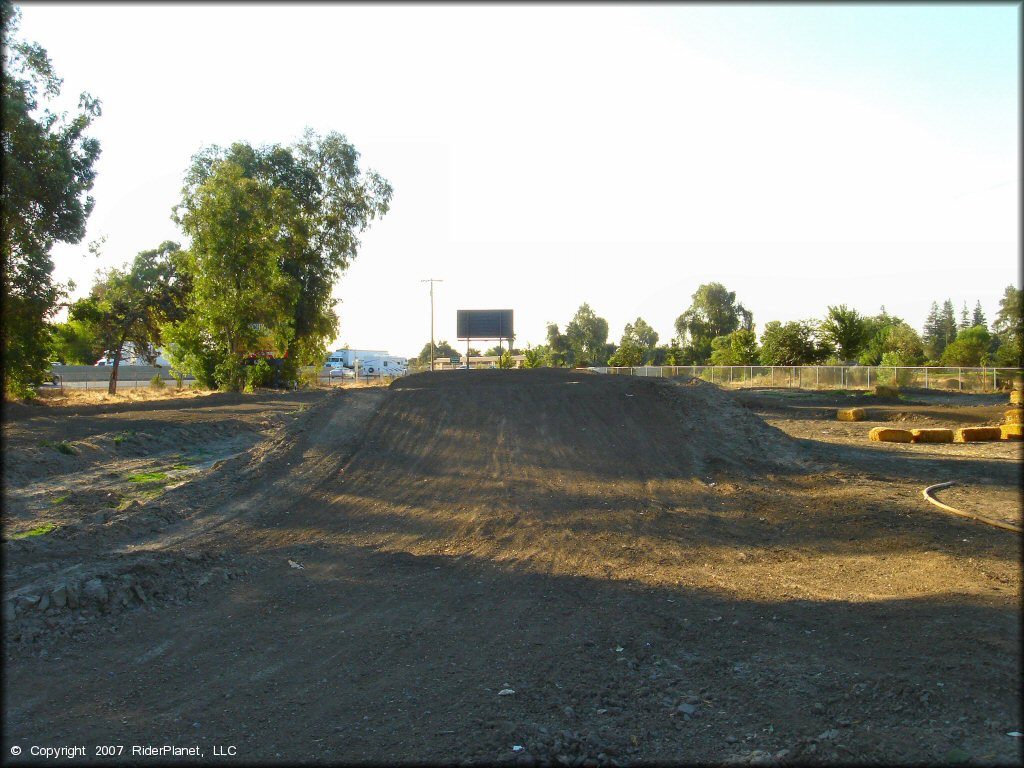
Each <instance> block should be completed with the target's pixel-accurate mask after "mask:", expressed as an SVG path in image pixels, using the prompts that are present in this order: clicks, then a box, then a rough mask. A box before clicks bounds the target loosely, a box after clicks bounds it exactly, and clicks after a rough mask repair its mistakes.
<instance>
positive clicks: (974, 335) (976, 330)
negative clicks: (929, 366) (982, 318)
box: [940, 325, 992, 367]
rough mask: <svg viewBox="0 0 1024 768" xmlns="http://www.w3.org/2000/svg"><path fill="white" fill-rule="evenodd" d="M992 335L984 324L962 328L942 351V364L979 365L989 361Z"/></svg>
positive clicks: (986, 363)
mask: <svg viewBox="0 0 1024 768" xmlns="http://www.w3.org/2000/svg"><path fill="white" fill-rule="evenodd" d="M991 346H992V335H991V334H990V333H989V332H988V328H986V327H985V326H984V325H975V326H974V327H972V328H964V329H963V330H962V331H960V332H959V333H958V334H957V335H956V338H955V339H954V340H953V341H952V342H950V343H949V344H947V345H946V348H945V349H944V350H943V351H942V359H941V360H940V362H941V363H942V365H956V366H970V367H974V366H979V365H988V364H989V363H990V362H991V356H990V349H991Z"/></svg>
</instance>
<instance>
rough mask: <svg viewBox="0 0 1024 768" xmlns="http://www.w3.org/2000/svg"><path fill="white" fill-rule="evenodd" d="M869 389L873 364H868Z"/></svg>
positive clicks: (869, 387)
mask: <svg viewBox="0 0 1024 768" xmlns="http://www.w3.org/2000/svg"><path fill="white" fill-rule="evenodd" d="M868 389H871V366H870V365H869V366H868Z"/></svg>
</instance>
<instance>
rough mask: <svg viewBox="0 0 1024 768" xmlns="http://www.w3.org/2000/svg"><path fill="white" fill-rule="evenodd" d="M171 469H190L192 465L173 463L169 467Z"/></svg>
mask: <svg viewBox="0 0 1024 768" xmlns="http://www.w3.org/2000/svg"><path fill="white" fill-rule="evenodd" d="M171 469H177V470H179V471H181V470H185V469H192V465H191V464H175V465H173V466H172V467H171Z"/></svg>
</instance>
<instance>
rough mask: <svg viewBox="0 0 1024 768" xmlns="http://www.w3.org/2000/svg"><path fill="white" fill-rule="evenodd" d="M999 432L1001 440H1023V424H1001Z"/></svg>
mask: <svg viewBox="0 0 1024 768" xmlns="http://www.w3.org/2000/svg"><path fill="white" fill-rule="evenodd" d="M999 430H1000V431H1001V432H1002V433H1003V440H1024V424H1003V426H1001V427H1000V428H999Z"/></svg>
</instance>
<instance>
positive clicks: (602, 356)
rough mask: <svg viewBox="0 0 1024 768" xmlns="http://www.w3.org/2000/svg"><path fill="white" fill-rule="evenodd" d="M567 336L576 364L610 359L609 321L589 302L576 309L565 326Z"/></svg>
mask: <svg viewBox="0 0 1024 768" xmlns="http://www.w3.org/2000/svg"><path fill="white" fill-rule="evenodd" d="M565 336H566V338H567V339H568V342H569V346H570V347H571V348H572V351H573V357H574V360H575V365H577V366H583V365H601V364H603V363H604V361H605V360H607V359H608V355H609V354H610V353H609V352H608V349H607V343H608V321H607V320H605V319H604V318H603V317H598V316H597V314H596V313H595V312H594V310H592V309H591V308H590V305H589V304H581V305H580V308H579V309H577V310H576V314H575V315H573V318H572V320H570V321H569V324H568V325H566V326H565Z"/></svg>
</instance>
